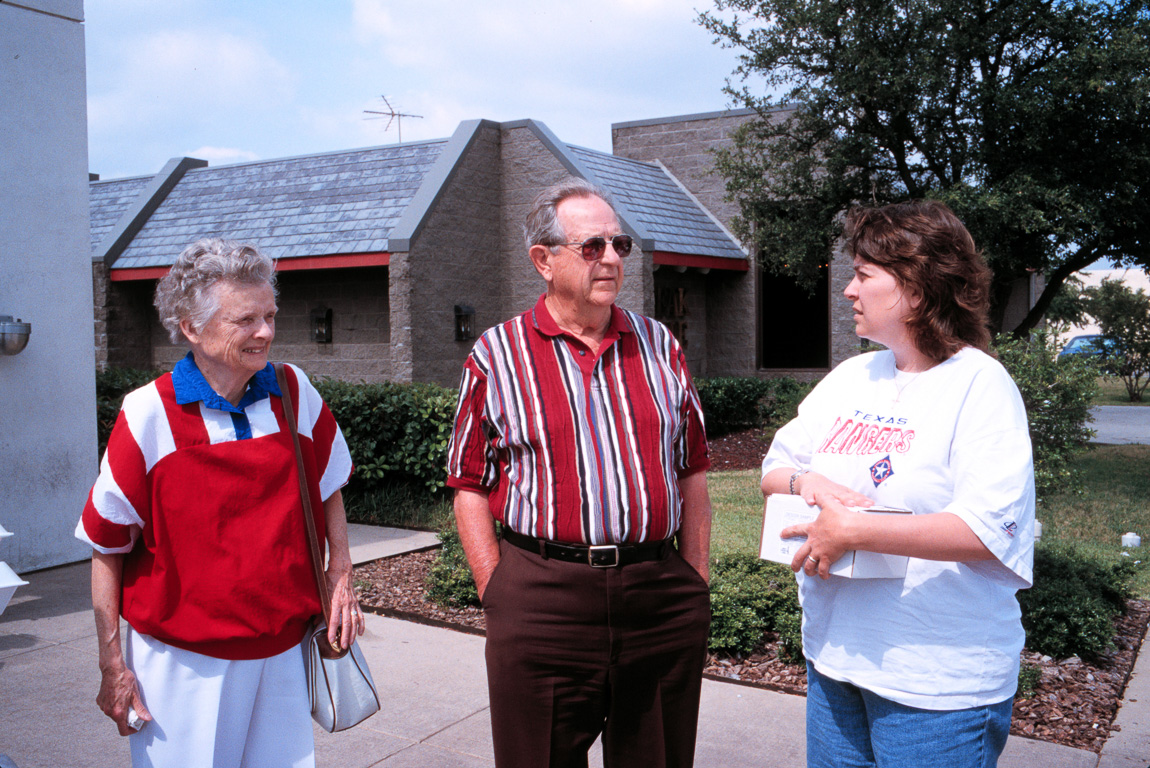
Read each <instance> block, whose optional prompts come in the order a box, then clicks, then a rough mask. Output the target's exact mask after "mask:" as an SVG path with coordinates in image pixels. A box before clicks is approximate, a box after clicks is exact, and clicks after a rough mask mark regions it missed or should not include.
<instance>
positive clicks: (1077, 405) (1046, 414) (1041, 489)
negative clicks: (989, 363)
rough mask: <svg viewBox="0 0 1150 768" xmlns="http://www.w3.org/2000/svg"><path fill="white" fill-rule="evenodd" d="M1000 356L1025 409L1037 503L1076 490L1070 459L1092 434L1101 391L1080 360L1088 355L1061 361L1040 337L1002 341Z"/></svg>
mask: <svg viewBox="0 0 1150 768" xmlns="http://www.w3.org/2000/svg"><path fill="white" fill-rule="evenodd" d="M996 351H997V352H998V359H999V360H1000V361H1001V362H1002V364H1003V365H1004V366H1005V367H1006V370H1007V371H1009V372H1010V375H1011V376H1012V377H1013V378H1014V383H1015V384H1017V385H1018V391H1019V392H1020V393H1021V394H1022V401H1023V403H1025V404H1026V415H1027V418H1028V420H1029V422H1030V442H1031V444H1032V445H1033V447H1034V486H1035V492H1036V493H1037V495H1038V498H1039V499H1042V498H1044V497H1045V496H1047V495H1048V494H1050V493H1053V492H1054V491H1066V490H1075V489H1076V488H1078V486H1079V485H1080V484H1079V481H1078V479H1077V477H1076V475H1075V471H1074V467H1073V463H1072V460H1073V459H1074V457H1075V456H1077V455H1079V454H1081V453H1082V452H1083V451H1085V450H1086V449H1087V446H1088V442H1089V440H1090V438H1091V437H1092V436H1093V434H1094V433H1093V431H1092V430H1091V429H1090V428H1089V427H1088V426H1087V422H1088V421H1089V420H1090V401H1091V400H1092V399H1093V397H1094V395H1095V393H1096V392H1097V390H1098V381H1097V376H1098V369H1097V367H1096V366H1095V364H1094V363H1093V362H1092V361H1090V360H1084V359H1081V358H1086V357H1089V355H1072V356H1071V357H1070V358H1069V359H1065V360H1059V359H1058V357H1057V353H1056V349H1055V346H1054V340H1053V339H1051V338H1050V337H1048V336H1047V335H1046V334H1045V333H1042V332H1038V333H1035V334H1034V335H1033V336H1032V337H1031V338H1030V339H1024V340H1019V339H1013V338H1010V337H1006V336H1000V337H999V339H998V342H997V346H996Z"/></svg>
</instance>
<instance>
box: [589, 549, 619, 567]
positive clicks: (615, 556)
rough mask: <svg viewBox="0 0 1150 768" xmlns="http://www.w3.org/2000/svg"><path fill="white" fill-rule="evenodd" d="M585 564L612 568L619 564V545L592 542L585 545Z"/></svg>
mask: <svg viewBox="0 0 1150 768" xmlns="http://www.w3.org/2000/svg"><path fill="white" fill-rule="evenodd" d="M608 553H610V554H608ZM587 564H588V565H590V566H591V567H592V568H614V567H615V566H617V565H619V547H618V546H617V545H615V544H592V545H591V546H589V547H587Z"/></svg>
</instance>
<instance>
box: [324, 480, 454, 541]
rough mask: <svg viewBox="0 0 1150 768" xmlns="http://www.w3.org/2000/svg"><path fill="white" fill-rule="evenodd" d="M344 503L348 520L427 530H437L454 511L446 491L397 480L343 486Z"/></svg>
mask: <svg viewBox="0 0 1150 768" xmlns="http://www.w3.org/2000/svg"><path fill="white" fill-rule="evenodd" d="M343 504H344V508H345V509H346V510H347V521H348V522H349V523H364V524H366V525H386V526H392V527H399V528H419V529H421V530H427V531H435V530H438V529H439V528H440V527H441V526H443V525H444V524H445V523H446V522H447V521H448V520H450V519H451V517H452V515H453V514H454V512H453V510H452V506H451V499H450V497H448V496H447V495H446V494H442V493H431V492H428V490H427V489H426V488H424V487H422V486H415V485H398V484H396V485H389V486H385V487H383V488H377V489H375V490H372V491H364V492H360V491H356V490H354V489H345V491H344V495H343Z"/></svg>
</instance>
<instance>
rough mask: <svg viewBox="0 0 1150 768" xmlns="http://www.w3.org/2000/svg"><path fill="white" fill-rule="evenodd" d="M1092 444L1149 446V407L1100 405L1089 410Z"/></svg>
mask: <svg viewBox="0 0 1150 768" xmlns="http://www.w3.org/2000/svg"><path fill="white" fill-rule="evenodd" d="M1090 413H1091V414H1092V415H1093V416H1094V423H1093V424H1092V425H1091V427H1093V429H1094V431H1095V432H1097V433H1098V434H1096V435H1095V436H1094V440H1093V441H1092V442H1095V443H1103V444H1106V445H1130V444H1132V443H1139V444H1141V445H1150V405H1100V406H1098V407H1097V408H1091V409H1090Z"/></svg>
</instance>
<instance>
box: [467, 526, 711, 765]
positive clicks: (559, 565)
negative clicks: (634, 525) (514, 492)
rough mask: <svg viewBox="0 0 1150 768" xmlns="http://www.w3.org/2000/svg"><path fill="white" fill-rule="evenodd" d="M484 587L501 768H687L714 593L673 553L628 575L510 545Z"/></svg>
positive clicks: (502, 550)
mask: <svg viewBox="0 0 1150 768" xmlns="http://www.w3.org/2000/svg"><path fill="white" fill-rule="evenodd" d="M500 558H501V559H500V561H499V565H498V567H497V568H496V569H495V573H494V574H493V575H492V577H491V580H490V581H489V582H488V584H487V590H486V592H485V593H484V595H483V598H484V599H483V607H484V612H485V613H486V616H487V650H486V654H487V684H488V689H489V691H490V696H491V729H492V735H493V738H494V742H495V765H496V766H497V768H543V767H544V766H547V767H549V768H559V767H560V766H561V767H563V768H567V767H570V768H585V767H586V765H587V751H588V750H589V749H590V747H591V745H592V744H593V743H594V741H595V739H596V738H598V736H599V735H600V734H602V736H603V764H604V766H605V768H624V767H626V766H644V768H647V767H648V766H649V767H650V768H660V766H665V767H666V768H690V766H691V765H692V763H693V762H694V756H695V733H696V727H697V725H698V719H699V694H700V691H701V686H702V672H703V665H704V663H705V661H706V654H707V634H708V631H709V628H710V620H711V608H710V592H709V590H708V588H707V585H706V584H705V583H704V582H703V579H702V578H701V577H700V576H699V574H698V573H697V572H696V571H695V569H694V568H692V567H691V566H690V565H689V564H688V563H687V562H686V561H685V560H683V558H682V557H680V555H679V553H678V552H675V551H672V552H671V554H670V555H669V556H668V557H667V558H665V559H663V560H656V561H652V562H645V563H633V564H630V565H625V566H623V567H621V568H605V569H595V568H591V567H590V566H588V565H584V564H581V563H567V562H563V561H559V560H555V559H545V558H543V557H540V556H539V555H537V554H534V553H529V552H526V551H524V550H522V549H519V548H517V547H514V546H512V545H510V544H508V543H507V542H505V541H504V542H501V543H500Z"/></svg>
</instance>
